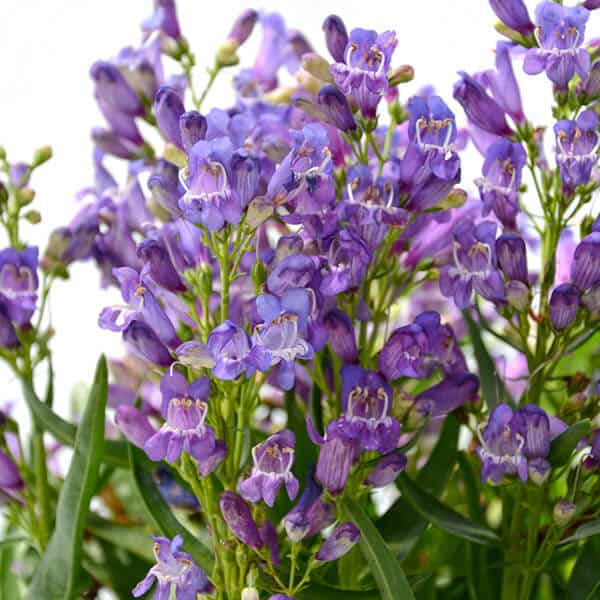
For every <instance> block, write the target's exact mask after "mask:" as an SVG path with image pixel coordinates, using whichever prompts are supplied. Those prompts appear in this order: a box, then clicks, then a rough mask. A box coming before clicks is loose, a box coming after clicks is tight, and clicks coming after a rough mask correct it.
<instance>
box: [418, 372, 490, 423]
mask: <svg viewBox="0 0 600 600" xmlns="http://www.w3.org/2000/svg"><path fill="white" fill-rule="evenodd" d="M478 389H479V379H478V378H477V376H476V375H473V374H472V373H458V374H452V375H448V376H447V377H446V378H445V379H442V381H440V383H436V384H435V385H433V386H431V387H430V388H428V389H426V390H425V391H423V392H421V393H420V394H418V395H417V397H416V398H415V401H414V405H413V410H414V411H416V413H417V414H418V415H419V416H421V417H440V416H442V415H446V414H448V413H449V412H452V411H453V410H456V409H457V408H458V407H459V406H462V405H463V404H466V403H467V402H471V401H473V400H475V399H476V398H477V391H478Z"/></svg>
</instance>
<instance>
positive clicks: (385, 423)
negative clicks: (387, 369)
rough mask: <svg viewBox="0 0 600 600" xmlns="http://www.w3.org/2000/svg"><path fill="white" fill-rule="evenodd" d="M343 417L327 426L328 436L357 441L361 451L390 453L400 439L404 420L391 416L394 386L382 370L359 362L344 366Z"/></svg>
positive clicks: (342, 374)
mask: <svg viewBox="0 0 600 600" xmlns="http://www.w3.org/2000/svg"><path fill="white" fill-rule="evenodd" d="M341 376H342V416H341V417H339V418H338V419H335V420H334V421H331V422H330V423H329V425H328V426H327V437H328V438H333V437H340V438H344V439H346V440H349V441H352V442H356V443H357V444H358V446H359V448H360V449H361V450H376V451H377V452H379V453H380V454H387V453H388V452H391V451H392V450H393V449H395V448H396V446H397V445H398V440H399V439H400V423H399V422H398V420H397V419H395V418H393V417H391V416H390V410H391V408H392V402H393V395H392V389H391V388H390V386H389V385H388V384H387V383H386V382H385V381H384V379H383V377H381V376H380V375H379V374H378V373H375V372H374V371H365V370H364V369H363V368H362V367H360V366H358V365H345V366H344V367H342V373H341Z"/></svg>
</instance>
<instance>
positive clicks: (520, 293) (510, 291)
mask: <svg viewBox="0 0 600 600" xmlns="http://www.w3.org/2000/svg"><path fill="white" fill-rule="evenodd" d="M506 300H507V301H508V303H509V304H510V305H511V306H512V307H513V308H514V309H516V310H518V311H519V312H525V311H526V310H528V309H529V304H530V302H531V296H530V294H529V288H528V287H527V286H526V285H525V284H524V283H523V282H522V281H516V280H513V281H509V282H508V283H507V284H506Z"/></svg>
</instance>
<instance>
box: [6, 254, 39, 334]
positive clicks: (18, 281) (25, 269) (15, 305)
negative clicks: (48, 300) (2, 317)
mask: <svg viewBox="0 0 600 600" xmlns="http://www.w3.org/2000/svg"><path fill="white" fill-rule="evenodd" d="M37 268H38V249H37V248H36V247H34V246H32V247H29V248H25V249H24V250H20V251H19V250H15V249H14V248H5V249H4V250H2V251H0V301H2V305H3V307H4V311H5V314H6V315H7V316H8V317H9V319H10V320H11V321H13V322H14V323H16V324H17V325H19V326H23V325H26V324H27V323H29V320H30V319H31V315H32V314H33V312H34V310H35V305H36V301H37V288H38V276H37Z"/></svg>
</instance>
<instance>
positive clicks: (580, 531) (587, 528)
mask: <svg viewBox="0 0 600 600" xmlns="http://www.w3.org/2000/svg"><path fill="white" fill-rule="evenodd" d="M592 535H600V519H594V520H593V521H589V522H588V523H585V524H584V525H581V526H580V527H578V528H577V529H576V530H575V533H574V534H573V535H570V536H569V537H568V538H565V539H564V540H562V541H561V542H560V543H561V545H562V544H569V543H571V542H577V541H579V540H584V539H585V538H589V537H591V536H592Z"/></svg>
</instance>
